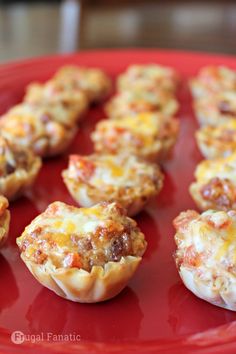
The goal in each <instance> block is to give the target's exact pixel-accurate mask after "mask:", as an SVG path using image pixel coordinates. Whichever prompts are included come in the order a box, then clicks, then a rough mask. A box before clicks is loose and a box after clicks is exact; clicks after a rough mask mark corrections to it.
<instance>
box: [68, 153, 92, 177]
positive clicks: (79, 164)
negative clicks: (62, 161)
mask: <svg viewBox="0 0 236 354" xmlns="http://www.w3.org/2000/svg"><path fill="white" fill-rule="evenodd" d="M70 164H73V165H74V166H75V167H76V169H77V174H78V178H79V179H82V180H88V179H89V178H91V176H92V175H93V173H94V170H95V168H96V166H95V164H94V163H93V162H92V161H89V160H88V159H86V158H84V157H83V156H79V155H71V156H70Z"/></svg>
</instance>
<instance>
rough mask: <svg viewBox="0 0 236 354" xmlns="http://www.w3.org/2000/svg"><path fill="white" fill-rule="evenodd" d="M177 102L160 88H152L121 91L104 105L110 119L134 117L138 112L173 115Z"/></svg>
mask: <svg viewBox="0 0 236 354" xmlns="http://www.w3.org/2000/svg"><path fill="white" fill-rule="evenodd" d="M178 108H179V104H178V102H177V100H176V99H175V97H174V96H173V95H172V94H171V93H169V92H165V91H162V90H161V89H160V88H155V89H152V90H145V91H144V90H140V89H135V90H130V91H122V92H121V93H118V94H117V95H115V96H114V97H113V98H112V99H111V100H110V101H109V102H108V103H107V104H106V106H105V111H106V113H107V116H108V117H109V118H111V119H122V118H123V117H127V116H134V117H136V116H137V115H139V114H140V113H146V112H152V113H157V114H158V113H159V114H162V115H163V116H173V115H175V114H176V112H177V111H178Z"/></svg>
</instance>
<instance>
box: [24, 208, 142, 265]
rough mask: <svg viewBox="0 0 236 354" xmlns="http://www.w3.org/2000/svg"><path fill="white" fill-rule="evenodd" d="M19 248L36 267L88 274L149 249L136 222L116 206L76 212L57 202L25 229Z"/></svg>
mask: <svg viewBox="0 0 236 354" xmlns="http://www.w3.org/2000/svg"><path fill="white" fill-rule="evenodd" d="M17 244H18V246H19V247H20V249H21V251H22V252H23V253H24V256H25V257H27V258H28V259H30V260H31V261H32V262H34V263H36V264H43V263H45V262H48V261H49V264H53V265H54V266H55V267H56V268H60V267H72V268H73V267H77V268H83V269H85V270H88V271H90V270H91V268H92V266H93V265H100V266H103V265H104V264H105V263H107V262H109V261H119V260H120V259H121V257H122V256H127V255H134V256H142V254H143V253H144V251H145V248H146V241H145V239H144V235H143V234H142V233H141V232H140V230H139V229H138V228H137V224H136V222H135V221H134V220H132V219H130V218H128V217H126V216H125V210H124V209H123V208H121V207H120V206H119V205H118V204H117V203H110V204H109V203H100V204H97V205H95V206H94V207H91V208H76V207H73V206H69V205H66V204H64V203H62V202H54V203H52V204H50V205H49V206H48V208H47V209H46V211H45V212H44V213H42V214H41V215H39V216H38V217H37V218H36V219H34V220H33V221H32V222H31V224H30V225H29V226H27V227H26V228H25V231H24V232H23V234H22V236H21V237H19V238H18V239H17Z"/></svg>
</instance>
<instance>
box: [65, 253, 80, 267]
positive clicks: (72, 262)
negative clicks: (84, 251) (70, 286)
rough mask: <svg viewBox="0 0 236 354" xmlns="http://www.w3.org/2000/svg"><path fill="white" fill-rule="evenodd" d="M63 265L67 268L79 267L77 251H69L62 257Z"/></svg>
mask: <svg viewBox="0 0 236 354" xmlns="http://www.w3.org/2000/svg"><path fill="white" fill-rule="evenodd" d="M64 266H65V267H69V268H81V267H82V262H81V257H80V255H79V254H78V253H69V254H68V255H67V256H66V257H65V259H64Z"/></svg>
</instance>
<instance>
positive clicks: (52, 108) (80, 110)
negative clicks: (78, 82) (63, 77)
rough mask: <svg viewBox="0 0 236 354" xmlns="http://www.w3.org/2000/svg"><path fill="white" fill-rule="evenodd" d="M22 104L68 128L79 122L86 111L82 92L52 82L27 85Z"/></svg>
mask: <svg viewBox="0 0 236 354" xmlns="http://www.w3.org/2000/svg"><path fill="white" fill-rule="evenodd" d="M24 102H26V103H28V104H29V105H31V106H32V108H34V107H35V108H37V109H38V110H41V111H42V114H43V115H44V116H45V119H46V117H49V118H50V119H51V120H54V121H56V122H58V123H60V124H63V125H65V126H68V127H73V126H74V125H75V124H77V122H79V121H81V120H82V119H83V117H84V115H85V112H86V111H87V109H88V99H87V96H86V94H85V93H84V92H83V91H81V90H80V89H77V90H76V89H74V90H68V89H67V88H66V85H64V84H63V82H61V83H60V82H59V83H58V82H56V81H53V80H50V81H47V82H46V83H45V84H40V83H32V84H30V85H28V86H27V89H26V95H25V97H24Z"/></svg>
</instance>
